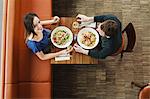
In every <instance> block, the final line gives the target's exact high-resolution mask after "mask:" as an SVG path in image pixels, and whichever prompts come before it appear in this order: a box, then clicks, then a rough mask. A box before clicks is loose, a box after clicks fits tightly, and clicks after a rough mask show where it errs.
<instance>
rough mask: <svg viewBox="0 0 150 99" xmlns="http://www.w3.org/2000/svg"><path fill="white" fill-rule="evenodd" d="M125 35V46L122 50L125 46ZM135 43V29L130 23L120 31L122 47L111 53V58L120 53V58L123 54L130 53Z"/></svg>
mask: <svg viewBox="0 0 150 99" xmlns="http://www.w3.org/2000/svg"><path fill="white" fill-rule="evenodd" d="M125 33H126V35H127V46H126V48H125V49H124V45H125V35H124V34H125ZM135 41H136V34H135V29H134V26H133V24H132V23H129V24H128V25H127V26H126V27H125V29H124V30H123V31H122V45H121V47H120V48H119V49H118V50H117V51H116V52H115V53H113V54H112V55H111V56H116V55H118V54H120V53H121V58H122V57H123V53H124V52H132V51H133V48H134V45H135Z"/></svg>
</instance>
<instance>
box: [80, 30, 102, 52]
mask: <svg viewBox="0 0 150 99" xmlns="http://www.w3.org/2000/svg"><path fill="white" fill-rule="evenodd" d="M87 32H88V33H87ZM87 34H89V35H90V36H89V37H88V36H87ZM83 35H85V36H83ZM87 37H88V38H87ZM91 37H92V38H93V39H92V38H91ZM88 40H89V42H90V43H87V44H85V41H88ZM77 42H78V44H79V45H80V46H81V47H82V48H84V49H93V48H94V47H96V46H97V44H98V42H99V34H98V32H97V31H96V30H95V29H93V28H83V29H81V30H80V31H79V33H78V36H77ZM83 42H84V43H83Z"/></svg>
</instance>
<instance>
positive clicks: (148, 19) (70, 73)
mask: <svg viewBox="0 0 150 99" xmlns="http://www.w3.org/2000/svg"><path fill="white" fill-rule="evenodd" d="M53 9H54V10H53V15H58V16H76V15H77V14H78V13H82V14H86V15H88V16H93V15H102V14H107V13H111V14H114V15H116V16H118V18H119V19H120V20H121V21H122V25H123V28H124V27H125V26H126V25H127V24H128V23H129V22H132V23H133V24H134V27H135V30H136V35H137V41H136V45H135V48H134V52H132V53H125V54H124V57H123V60H122V61H118V59H119V57H120V56H117V57H115V58H114V57H108V58H107V59H106V60H104V61H103V63H102V64H101V65H53V77H54V78H53V80H54V81H53V84H54V87H53V89H54V97H55V98H56V99H57V98H60V99H63V98H64V99H66V98H68V99H70V98H75V99H137V95H138V90H139V89H138V88H136V87H133V88H131V84H130V83H131V81H136V82H140V83H148V82H150V0H53Z"/></svg>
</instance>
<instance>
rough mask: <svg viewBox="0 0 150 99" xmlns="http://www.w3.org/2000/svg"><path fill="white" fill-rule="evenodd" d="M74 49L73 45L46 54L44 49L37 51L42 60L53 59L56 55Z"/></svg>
mask: <svg viewBox="0 0 150 99" xmlns="http://www.w3.org/2000/svg"><path fill="white" fill-rule="evenodd" d="M72 50H73V47H72V48H70V49H65V50H62V51H59V52H56V53H49V54H44V53H43V52H42V51H40V52H37V53H36V55H37V56H38V57H39V59H41V60H48V59H52V58H54V57H56V56H59V55H62V54H65V53H69V52H71V51H72Z"/></svg>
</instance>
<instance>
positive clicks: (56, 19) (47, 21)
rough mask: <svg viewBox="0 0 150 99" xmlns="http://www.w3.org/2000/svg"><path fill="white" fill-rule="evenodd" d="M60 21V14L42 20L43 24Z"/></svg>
mask: <svg viewBox="0 0 150 99" xmlns="http://www.w3.org/2000/svg"><path fill="white" fill-rule="evenodd" d="M59 21H60V18H59V17H58V16H55V17H54V18H53V19H52V20H44V21H41V25H48V24H54V23H58V22H59Z"/></svg>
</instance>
